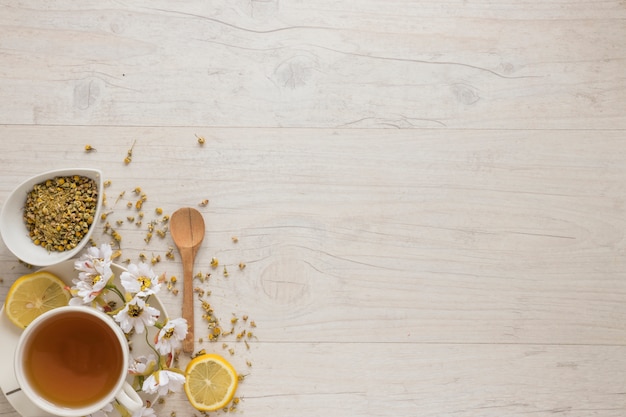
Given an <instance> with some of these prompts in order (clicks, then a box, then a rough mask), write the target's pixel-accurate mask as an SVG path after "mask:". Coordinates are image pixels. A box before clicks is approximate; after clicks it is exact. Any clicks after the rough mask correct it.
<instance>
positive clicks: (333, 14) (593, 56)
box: [0, 0, 626, 129]
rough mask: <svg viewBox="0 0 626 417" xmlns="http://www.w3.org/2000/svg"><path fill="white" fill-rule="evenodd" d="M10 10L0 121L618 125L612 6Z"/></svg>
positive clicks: (620, 20)
mask: <svg viewBox="0 0 626 417" xmlns="http://www.w3.org/2000/svg"><path fill="white" fill-rule="evenodd" d="M5 3H7V4H5V5H4V6H0V7H1V9H0V10H1V12H2V13H0V28H1V30H2V32H1V33H2V36H1V37H0V50H2V61H1V63H0V73H1V74H3V75H2V77H0V91H2V93H3V100H2V102H1V103H0V123H7V124H11V123H19V124H70V125H75V124H79V125H94V124H95V125H114V126H115V125H170V126H171V125H173V126H189V125H194V126H198V125H200V126H204V125H212V126H232V127H243V126H253V127H259V126H263V127H313V126H317V127H320V126H321V127H331V128H332V127H365V128H369V127H400V128H441V127H452V128H457V127H463V128H467V127H474V128H522V129H525V128H622V129H623V128H625V127H626V122H625V121H624V114H626V104H625V103H624V100H623V95H624V93H623V92H624V89H625V88H626V80H625V79H624V71H623V67H624V58H625V57H624V48H623V40H624V38H626V25H625V24H624V19H625V18H626V11H625V8H624V4H623V2H622V1H603V2H596V1H547V2H546V1H539V0H537V1H531V2H523V3H520V2H516V1H483V2H466V1H460V0H459V1H450V2H443V3H442V2H438V1H436V2H432V1H395V2H389V1H388V0H368V1H359V2H357V4H356V5H352V4H351V3H347V2H339V1H324V2H318V1H316V2H300V1H284V0H283V1H280V2H279V1H278V0H271V1H236V2H227V3H224V4H216V2H204V1H194V2H185V3H189V4H186V5H184V6H183V5H176V6H172V4H171V2H144V3H143V4H139V5H136V6H132V5H128V6H120V5H119V4H118V3H115V2H93V1H92V2H81V4H80V5H75V4H71V6H69V7H62V6H58V7H37V6H33V5H22V4H20V3H18V2H5ZM538 116H539V117H538Z"/></svg>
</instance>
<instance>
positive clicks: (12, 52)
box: [0, 0, 626, 417]
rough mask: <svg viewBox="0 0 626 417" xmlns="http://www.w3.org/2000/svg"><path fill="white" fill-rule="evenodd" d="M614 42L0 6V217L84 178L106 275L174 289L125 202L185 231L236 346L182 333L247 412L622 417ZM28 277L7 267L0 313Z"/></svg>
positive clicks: (411, 24)
mask: <svg viewBox="0 0 626 417" xmlns="http://www.w3.org/2000/svg"><path fill="white" fill-rule="evenodd" d="M625 21H626V3H624V1H621V0H606V1H590V0H548V1H544V0H528V1H523V2H519V1H513V0H473V1H467V0H448V1H434V0H416V1H408V0H360V1H358V2H347V1H337V0H314V1H302V0H234V1H228V2H223V1H222V2H216V1H212V2H207V1H200V0H191V1H186V2H170V1H164V0H155V1H150V2H147V1H143V2H142V1H140V2H133V3H132V4H129V3H120V2H113V1H97V2H96V1H92V0H90V1H84V2H79V3H76V2H66V1H58V2H54V3H49V2H46V3H45V4H44V3H42V4H38V3H35V2H23V1H18V0H0V98H1V100H0V206H1V205H3V204H4V201H5V200H6V197H7V196H8V194H9V193H10V191H11V190H12V189H13V188H14V187H15V185H16V184H17V183H19V182H20V181H22V180H24V179H25V178H26V177H28V176H30V175H33V174H36V173H39V172H42V171H45V170H49V169H54V168H65V167H68V166H91V167H95V168H99V169H101V170H102V171H103V172H104V175H105V177H106V178H105V179H108V180H111V186H110V187H109V188H107V190H106V192H107V209H108V210H109V211H110V212H111V214H110V217H109V218H108V221H110V223H111V224H112V225H114V227H115V228H116V229H117V230H119V232H120V234H121V235H122V237H123V239H122V242H121V247H122V252H123V255H122V257H123V259H131V260H133V261H137V260H138V259H139V257H140V255H141V254H143V255H145V256H146V257H147V258H148V259H152V258H154V257H157V256H161V262H158V263H156V264H155V265H154V269H155V270H156V271H158V272H159V273H164V274H166V276H170V277H171V276H178V277H182V264H181V262H180V256H178V254H176V252H175V249H174V253H175V254H176V258H175V260H169V259H167V258H166V256H165V255H166V253H167V252H168V251H169V250H171V249H173V248H174V244H173V242H172V240H171V237H170V236H169V235H167V236H166V237H165V238H163V239H161V238H159V237H157V236H154V237H153V238H152V240H151V241H150V242H149V243H147V242H146V241H145V238H146V228H145V224H144V225H143V226H136V225H135V224H133V222H131V221H129V220H128V216H137V212H136V210H134V209H132V208H127V206H126V204H127V203H128V202H131V203H132V202H133V201H134V200H133V196H134V194H133V192H132V190H133V189H134V188H135V187H138V186H139V187H141V188H142V190H143V191H144V192H145V193H146V194H147V196H148V200H147V201H146V202H145V203H144V212H145V216H146V221H150V220H151V219H155V218H156V215H155V212H154V210H155V208H156V207H160V208H162V209H163V211H164V213H170V214H171V213H172V212H173V211H174V210H176V209H177V208H180V207H184V206H189V207H196V208H198V209H199V210H200V211H201V212H202V214H203V216H204V219H205V222H206V231H207V235H206V237H205V241H204V242H203V245H202V247H201V249H200V251H199V252H198V255H197V256H198V257H197V260H196V263H195V267H194V272H195V273H201V274H203V275H205V276H206V274H208V273H210V274H211V277H210V279H208V281H206V282H204V283H203V282H200V281H199V280H196V281H195V284H196V285H197V286H198V288H199V289H202V290H205V291H209V290H210V291H211V295H210V296H208V295H206V294H205V297H206V300H207V301H208V302H210V303H211V306H212V307H213V308H214V310H215V314H216V316H217V317H218V318H219V319H220V320H221V321H222V323H228V322H229V321H230V320H231V318H233V317H234V316H233V315H235V316H236V317H238V318H240V321H239V322H238V324H237V330H241V329H243V328H246V329H247V330H250V331H253V332H254V337H252V338H250V339H249V346H250V348H249V349H247V348H246V347H245V344H243V342H241V341H240V342H238V341H237V340H236V338H235V336H234V335H230V336H227V337H225V338H224V339H223V341H219V342H217V343H211V342H209V341H208V340H207V339H208V327H207V324H206V323H205V322H204V321H203V320H196V322H195V329H194V330H195V334H196V337H197V338H198V339H202V340H201V341H200V340H197V343H196V346H197V348H205V349H207V350H208V351H215V352H219V353H222V354H224V355H226V356H227V357H228V358H229V359H230V360H231V361H232V362H233V365H234V366H235V368H236V369H237V370H238V371H239V372H241V373H242V374H245V375H247V377H246V379H245V381H244V382H243V383H242V385H241V387H240V389H239V392H238V394H239V395H241V396H242V398H243V400H242V402H241V404H240V405H239V410H238V414H241V415H245V416H250V417H255V416H267V415H273V416H278V417H282V416H284V417H287V416H290V417H291V416H302V417H308V416H319V415H328V416H348V415H349V416H420V417H431V416H432V417H440V416H461V417H483V416H485V417H492V416H493V417H496V416H497V417H500V416H521V415H535V416H540V417H547V416H553V415H561V416H567V417H588V416H601V417H623V416H624V415H626V405H625V404H626V382H625V381H626V379H625V378H624V375H625V373H626V359H625V358H626V355H625V353H626V272H625V271H626V246H625V241H626V239H625V233H626V216H625V215H624V211H625V208H626V143H625V142H624V140H625V132H626V77H625V76H624V74H625V73H624V70H623V68H624V62H625V59H626V48H625V47H624V39H626V25H625V24H624V22H625ZM198 136H201V137H203V138H205V140H206V143H205V145H204V146H200V145H199V144H198V142H197V137H198ZM133 143H134V148H133V161H132V163H131V164H130V165H125V164H124V162H123V159H124V157H125V156H126V152H127V150H128V149H129V148H130V147H131V146H133ZM86 144H90V145H92V146H93V147H94V148H96V149H97V151H95V152H90V153H86V152H85V151H84V147H85V145H86ZM121 193H124V195H123V196H121V197H120V194H121ZM205 199H206V200H209V204H208V205H206V206H202V205H201V204H200V203H201V201H203V200H205ZM116 200H117V201H116ZM118 221H120V223H119V224H118V223H117V222H118ZM104 227H105V223H104V222H101V223H99V224H98V229H97V230H96V233H95V234H94V239H95V240H97V241H99V242H102V241H107V240H109V239H110V237H109V236H107V235H106V234H104V233H103V230H104ZM233 237H237V242H234V241H233ZM212 257H215V258H217V259H219V263H220V265H219V267H218V268H215V269H213V268H211V265H210V260H211V258H212ZM240 264H245V268H243V269H240V268H239V265H240ZM225 269H226V270H227V272H228V276H225V274H224V270H225ZM29 271H30V269H28V268H27V267H26V266H24V265H23V264H21V263H19V262H18V261H17V259H15V257H14V256H13V255H12V254H11V253H10V252H9V251H8V249H7V247H6V246H5V245H4V242H2V241H0V279H1V280H0V299H2V300H3V299H4V298H5V297H6V294H7V291H8V289H9V287H10V285H11V283H12V282H13V281H14V280H15V279H16V278H17V277H19V276H21V275H23V274H24V273H27V272H29ZM181 289H182V287H181ZM174 292H175V291H167V290H165V291H163V292H162V293H161V294H160V298H161V300H162V302H163V304H164V305H165V306H166V308H167V310H168V312H169V313H170V315H171V316H177V315H178V314H179V313H178V312H180V311H181V307H182V297H181V294H178V295H175V293H174ZM207 294H208V293H207ZM195 310H196V313H197V314H196V317H201V314H202V311H201V307H200V303H195ZM243 315H248V316H249V318H250V319H249V320H254V321H255V322H256V324H257V327H256V328H251V327H250V326H249V322H248V324H246V325H245V326H244V324H243V323H242V320H241V318H242V317H243ZM246 326H248V327H246ZM222 342H223V343H226V344H227V346H226V347H223V346H222ZM228 349H233V355H230V354H229V351H228ZM187 360H188V357H187V356H186V355H182V356H181V358H180V363H179V364H180V365H181V366H184V365H185V364H186V361H187ZM247 362H249V363H250V365H251V366H249V365H248V364H247ZM157 410H158V414H159V416H168V415H170V414H171V412H172V411H175V412H176V413H177V415H178V416H193V415H198V413H197V412H196V413H194V411H193V410H191V408H190V407H189V405H188V403H187V401H186V399H185V396H184V394H182V393H177V394H173V395H171V396H170V397H168V398H167V400H166V402H165V403H164V404H159V405H157ZM224 414H225V413H223V412H219V413H215V415H224ZM0 416H2V417H20V416H19V415H18V413H17V412H15V411H14V410H13V408H12V407H11V405H10V404H9V403H8V402H7V400H6V399H5V398H0Z"/></svg>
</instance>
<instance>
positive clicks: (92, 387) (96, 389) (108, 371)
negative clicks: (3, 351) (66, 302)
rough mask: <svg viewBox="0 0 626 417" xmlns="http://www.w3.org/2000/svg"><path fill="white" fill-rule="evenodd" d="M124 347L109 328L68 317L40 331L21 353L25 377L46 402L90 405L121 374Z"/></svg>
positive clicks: (76, 316) (75, 315) (73, 315)
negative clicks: (22, 353)
mask: <svg viewBox="0 0 626 417" xmlns="http://www.w3.org/2000/svg"><path fill="white" fill-rule="evenodd" d="M121 349H122V347H121V346H120V344H119V341H118V338H117V336H116V335H115V333H114V332H113V330H111V329H110V328H109V327H107V326H106V325H105V324H103V323H101V322H100V320H98V319H97V318H95V317H92V316H91V315H87V314H81V313H76V312H69V313H65V314H61V315H59V316H57V317H55V318H53V319H51V320H50V321H49V322H48V323H47V324H46V325H45V326H42V327H41V328H40V329H39V330H38V331H37V334H36V335H33V338H32V339H31V341H30V343H29V344H28V345H27V346H26V347H25V354H24V360H25V364H24V367H25V371H26V377H27V378H28V380H29V381H30V382H31V384H32V386H33V387H34V388H35V389H36V390H37V391H38V393H39V394H40V395H41V396H42V397H43V398H46V399H47V400H48V401H50V402H52V403H55V404H57V405H61V406H64V407H69V408H72V407H82V406H85V405H88V404H93V403H95V402H97V401H99V400H101V399H102V398H103V397H105V396H106V395H107V394H109V393H110V392H111V391H112V390H113V388H114V387H115V385H116V383H117V381H118V379H119V377H120V374H121V373H124V372H125V369H126V364H124V363H122V362H123V354H122V350H121Z"/></svg>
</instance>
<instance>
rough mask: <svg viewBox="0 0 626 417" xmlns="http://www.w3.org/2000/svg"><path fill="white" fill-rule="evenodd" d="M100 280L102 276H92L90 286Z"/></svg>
mask: <svg viewBox="0 0 626 417" xmlns="http://www.w3.org/2000/svg"><path fill="white" fill-rule="evenodd" d="M101 280H102V275H100V274H98V275H94V276H92V278H91V285H96V284H97V283H98V282H100V281H101Z"/></svg>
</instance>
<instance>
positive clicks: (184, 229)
mask: <svg viewBox="0 0 626 417" xmlns="http://www.w3.org/2000/svg"><path fill="white" fill-rule="evenodd" d="M170 234H171V235H172V239H174V243H175V244H176V247H177V248H178V252H180V257H181V258H182V261H183V318H184V319H186V320H187V324H188V326H189V329H188V331H187V337H186V338H185V340H184V341H183V352H186V353H191V352H192V351H193V343H194V334H193V333H194V322H193V262H194V259H195V257H196V253H198V248H199V247H200V244H201V243H202V239H204V219H203V218H202V214H200V212H199V211H198V210H196V209H193V208H191V207H183V208H180V209H178V210H176V211H175V212H174V213H172V217H171V218H170Z"/></svg>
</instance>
